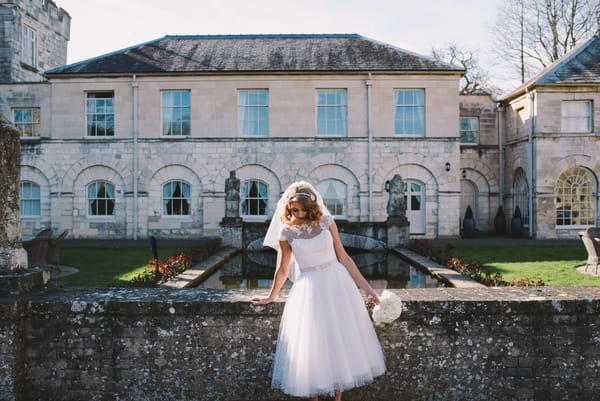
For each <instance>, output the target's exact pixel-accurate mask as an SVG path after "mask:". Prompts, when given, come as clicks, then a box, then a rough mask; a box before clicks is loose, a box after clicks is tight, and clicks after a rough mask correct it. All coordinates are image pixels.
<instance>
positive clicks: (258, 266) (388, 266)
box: [199, 251, 442, 289]
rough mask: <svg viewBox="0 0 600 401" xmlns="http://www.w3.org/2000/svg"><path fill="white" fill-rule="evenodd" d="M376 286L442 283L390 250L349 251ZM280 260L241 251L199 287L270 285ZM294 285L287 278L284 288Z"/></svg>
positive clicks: (228, 287)
mask: <svg viewBox="0 0 600 401" xmlns="http://www.w3.org/2000/svg"><path fill="white" fill-rule="evenodd" d="M350 256H351V257H352V259H353V260H354V261H355V262H356V264H357V265H358V267H359V269H360V271H361V272H362V274H363V275H364V276H365V278H366V279H367V280H369V282H370V283H371V286H373V288H375V289H385V288H430V287H441V286H442V284H441V283H440V282H438V281H437V280H435V279H434V278H432V277H431V276H429V274H427V273H426V272H424V271H423V270H421V269H419V268H416V267H414V266H411V265H409V264H408V263H406V262H405V261H404V260H402V259H401V258H400V257H398V256H397V255H395V254H393V253H388V252H363V253H353V254H351V255H350ZM276 262H277V255H276V254H275V253H274V252H265V251H262V252H242V253H239V254H237V255H236V256H234V257H233V258H231V259H229V260H228V261H227V262H226V263H225V264H224V265H223V266H221V268H220V269H219V270H217V271H216V272H215V273H214V274H212V275H211V276H210V277H209V278H208V279H206V280H205V281H203V282H202V283H201V284H200V285H199V287H204V288H217V289H244V288H249V289H269V288H271V283H272V279H273V272H274V270H275V264H276ZM290 286H291V284H290V282H289V281H286V283H285V285H284V288H289V287H290Z"/></svg>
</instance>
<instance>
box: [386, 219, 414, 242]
mask: <svg viewBox="0 0 600 401" xmlns="http://www.w3.org/2000/svg"><path fill="white" fill-rule="evenodd" d="M386 224H387V246H388V249H392V248H397V247H402V248H406V247H407V246H408V241H409V234H410V230H409V229H410V223H409V221H408V220H407V219H406V217H404V218H402V217H388V219H387V222H386Z"/></svg>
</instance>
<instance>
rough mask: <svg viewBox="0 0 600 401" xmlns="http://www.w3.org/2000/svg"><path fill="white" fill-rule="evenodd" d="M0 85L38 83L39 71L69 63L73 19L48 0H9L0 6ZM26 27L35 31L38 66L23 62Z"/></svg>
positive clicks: (36, 63)
mask: <svg viewBox="0 0 600 401" xmlns="http://www.w3.org/2000/svg"><path fill="white" fill-rule="evenodd" d="M0 22H1V24H0V49H1V50H3V51H1V52H0V82H3V83H11V82H36V81H42V80H44V78H43V77H42V76H41V75H40V72H42V71H45V70H49V69H51V68H55V67H59V66H61V65H63V64H65V63H66V62H67V43H68V41H69V37H70V30H71V17H70V16H69V14H68V13H67V12H66V11H65V10H63V9H62V8H59V7H58V6H57V5H56V4H55V3H54V2H52V1H47V0H36V1H31V0H29V1H27V0H8V1H3V2H2V4H0ZM23 25H26V26H27V27H28V28H29V29H31V30H33V31H34V32H35V63H34V64H35V65H28V64H25V63H24V62H23V55H22V40H23V38H22V36H23V32H22V29H23Z"/></svg>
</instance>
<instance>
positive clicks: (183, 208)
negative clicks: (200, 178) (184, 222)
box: [163, 180, 191, 216]
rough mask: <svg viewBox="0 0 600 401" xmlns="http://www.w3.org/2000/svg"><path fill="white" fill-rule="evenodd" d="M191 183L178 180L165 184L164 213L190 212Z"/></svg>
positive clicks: (166, 214) (179, 214) (183, 213)
mask: <svg viewBox="0 0 600 401" xmlns="http://www.w3.org/2000/svg"><path fill="white" fill-rule="evenodd" d="M190 200H191V198H190V185H189V184H187V183H185V182H183V181H178V180H173V181H169V182H167V183H166V184H165V185H163V215H165V216H187V215H189V214H190Z"/></svg>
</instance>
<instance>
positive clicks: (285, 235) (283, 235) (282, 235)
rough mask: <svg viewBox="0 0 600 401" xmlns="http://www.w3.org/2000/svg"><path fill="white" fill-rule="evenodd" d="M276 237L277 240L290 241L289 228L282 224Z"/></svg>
mask: <svg viewBox="0 0 600 401" xmlns="http://www.w3.org/2000/svg"><path fill="white" fill-rule="evenodd" d="M278 239H279V241H286V242H291V241H290V229H289V228H288V227H287V226H283V227H282V228H281V231H280V232H279V238H278Z"/></svg>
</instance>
